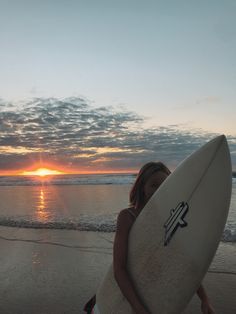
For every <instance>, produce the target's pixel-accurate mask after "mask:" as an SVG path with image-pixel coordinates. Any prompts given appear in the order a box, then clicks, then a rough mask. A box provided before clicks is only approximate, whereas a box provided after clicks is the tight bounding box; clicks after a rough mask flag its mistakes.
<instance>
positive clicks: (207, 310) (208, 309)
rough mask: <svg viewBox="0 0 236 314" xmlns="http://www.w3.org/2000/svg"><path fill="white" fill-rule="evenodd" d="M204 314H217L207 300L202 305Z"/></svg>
mask: <svg viewBox="0 0 236 314" xmlns="http://www.w3.org/2000/svg"><path fill="white" fill-rule="evenodd" d="M201 309H202V313H203V314H215V311H214V309H213V307H212V306H211V304H210V303H209V301H208V300H207V299H205V300H203V301H202V305H201Z"/></svg>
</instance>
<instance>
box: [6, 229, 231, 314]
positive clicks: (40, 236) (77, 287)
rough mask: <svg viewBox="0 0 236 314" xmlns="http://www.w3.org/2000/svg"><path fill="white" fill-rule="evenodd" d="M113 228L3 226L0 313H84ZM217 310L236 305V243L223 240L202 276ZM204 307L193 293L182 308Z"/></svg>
mask: <svg viewBox="0 0 236 314" xmlns="http://www.w3.org/2000/svg"><path fill="white" fill-rule="evenodd" d="M113 239H114V233H109V232H105V233H103V232H91V231H90V232H88V231H78V230H55V229H33V228H14V227H5V226H0V250H1V255H0V282H1V284H0V313H3V314H32V313H34V314H80V313H81V314H82V313H83V305H84V304H85V303H86V301H87V300H88V299H89V298H90V297H91V296H92V295H93V294H94V293H95V292H96V289H97V287H98V285H99V283H100V281H101V280H102V278H103V276H104V275H105V273H106V271H107V269H108V267H109V265H110V264H111V262H112V245H113ZM203 285H204V286H205V288H206V290H207V293H208V295H209V297H210V299H211V303H212V305H213V306H214V308H215V310H216V313H219V314H234V313H235V309H236V298H235V291H236V243H232V242H228V243H223V242H220V245H219V247H218V250H217V252H216V255H215V257H214V259H213V261H212V263H211V265H210V268H209V270H208V272H207V274H206V276H205V278H204V280H203ZM197 313H201V309H200V302H199V299H198V297H197V296H196V295H195V296H194V297H193V299H192V300H191V302H190V303H189V304H188V306H187V308H186V310H185V311H184V314H197Z"/></svg>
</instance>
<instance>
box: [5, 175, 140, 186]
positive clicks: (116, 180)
mask: <svg viewBox="0 0 236 314" xmlns="http://www.w3.org/2000/svg"><path fill="white" fill-rule="evenodd" d="M134 179H135V175H134V174H120V175H117V174H105V175H101V174H98V175H62V176H54V177H48V178H38V177H35V176H12V177H10V176H0V186H41V185H103V184H104V185H107V184H132V183H133V182H134Z"/></svg>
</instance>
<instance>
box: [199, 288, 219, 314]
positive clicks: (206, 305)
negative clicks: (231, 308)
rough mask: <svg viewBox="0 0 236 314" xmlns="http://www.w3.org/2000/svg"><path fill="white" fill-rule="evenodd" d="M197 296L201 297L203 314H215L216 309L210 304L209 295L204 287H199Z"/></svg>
mask: <svg viewBox="0 0 236 314" xmlns="http://www.w3.org/2000/svg"><path fill="white" fill-rule="evenodd" d="M197 295H198V296H199V298H200V299H201V301H202V305H201V308H202V313H204V314H214V313H215V311H214V309H213V308H212V306H211V304H210V302H209V299H208V296H207V293H206V291H205V289H204V288H203V285H200V286H199V288H198V290H197Z"/></svg>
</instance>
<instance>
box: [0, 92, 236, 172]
mask: <svg viewBox="0 0 236 314" xmlns="http://www.w3.org/2000/svg"><path fill="white" fill-rule="evenodd" d="M144 120H145V118H144V117H141V116H139V115H137V114H136V113H134V112H130V111H128V110H126V109H125V108H124V107H122V108H114V107H99V108H95V107H92V106H91V105H90V104H89V103H88V102H87V101H85V100H84V99H82V98H76V97H73V98H66V99H63V100H61V99H56V98H34V99H32V100H30V101H27V102H23V103H20V104H16V103H10V102H4V100H2V99H0V170H4V169H9V170H13V169H14V170H16V169H18V168H23V167H24V168H25V167H28V166H30V165H31V164H32V163H34V162H37V161H39V160H45V161H47V162H53V163H58V164H61V165H63V166H65V167H67V166H68V168H69V167H72V168H78V169H81V168H84V169H86V168H87V169H94V170H96V168H97V169H102V168H104V169H105V168H110V169H129V168H137V167H139V166H141V165H142V164H143V163H145V162H147V161H150V160H162V161H163V162H165V163H166V164H167V165H168V166H169V167H171V168H174V167H176V165H177V164H178V163H179V162H180V161H182V160H183V159H184V158H185V157H187V156H188V155H189V154H191V153H192V152H193V151H194V150H196V149H197V148H198V147H200V146H201V145H202V144H203V143H205V142H207V141H208V140H210V139H211V138H213V137H214V136H216V135H218V134H213V133H209V132H204V130H201V129H198V130H192V129H189V130H186V129H183V128H182V126H181V125H169V126H157V127H156V128H147V127H144V126H143V122H144ZM228 140H229V144H230V149H231V152H232V161H233V165H234V166H235V164H236V138H235V137H233V136H228ZM6 146H7V147H6ZM39 150H40V151H39Z"/></svg>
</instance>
